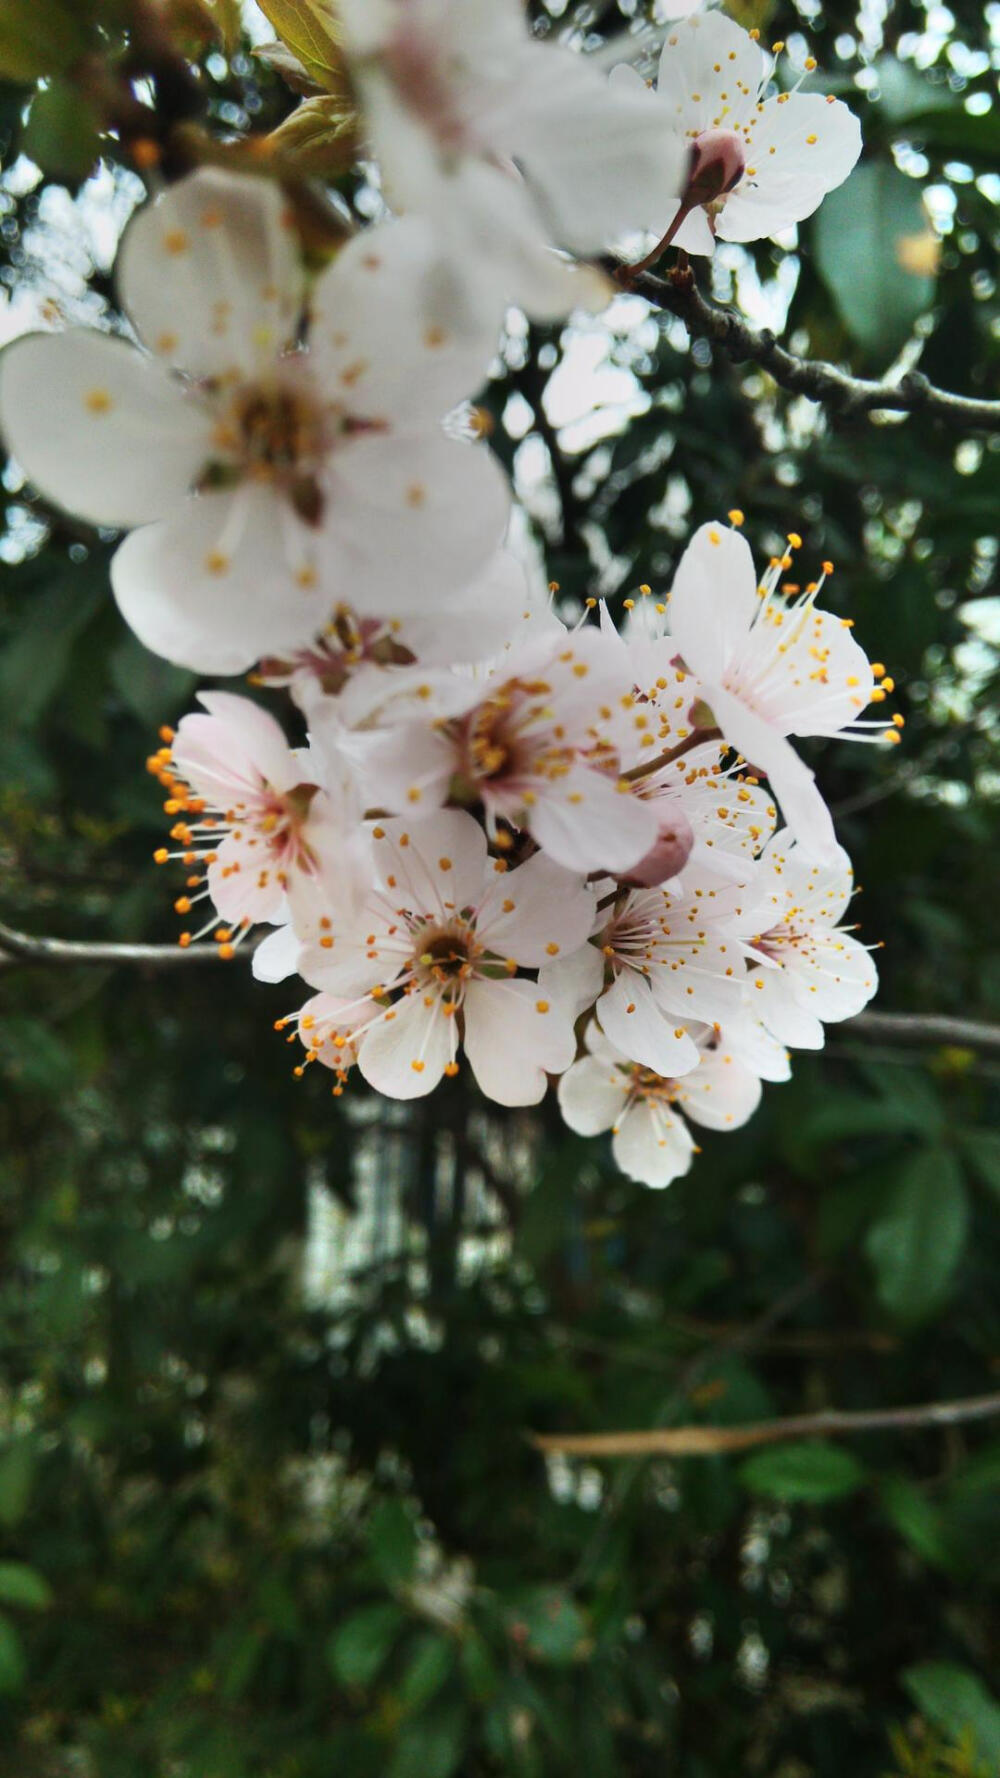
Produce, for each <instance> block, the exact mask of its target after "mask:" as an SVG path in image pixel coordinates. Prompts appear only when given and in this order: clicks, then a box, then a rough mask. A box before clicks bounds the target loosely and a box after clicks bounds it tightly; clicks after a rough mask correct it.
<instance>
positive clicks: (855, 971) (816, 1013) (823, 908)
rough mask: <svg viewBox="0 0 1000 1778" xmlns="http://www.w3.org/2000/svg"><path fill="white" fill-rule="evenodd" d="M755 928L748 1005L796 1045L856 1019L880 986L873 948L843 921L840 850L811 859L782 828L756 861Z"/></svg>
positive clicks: (849, 887) (844, 875) (845, 891)
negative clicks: (832, 858) (828, 861)
mask: <svg viewBox="0 0 1000 1778" xmlns="http://www.w3.org/2000/svg"><path fill="white" fill-rule="evenodd" d="M756 887H757V893H758V896H759V902H758V906H757V907H756V909H755V919H756V927H755V930H754V933H753V935H752V936H751V937H750V939H749V941H748V949H747V957H748V961H750V962H751V963H753V964H754V965H755V968H754V970H753V973H752V974H751V976H750V977H749V980H750V984H751V993H750V999H751V1011H752V1012H753V1013H754V1015H755V1016H756V1018H757V1019H759V1020H760V1021H761V1022H762V1023H763V1024H764V1025H765V1026H766V1028H767V1030H768V1031H770V1032H771V1033H772V1035H773V1036H774V1037H776V1038H777V1039H778V1041H779V1042H780V1043H783V1044H789V1045H790V1046H791V1047H792V1048H793V1049H822V1047H823V1042H824V1036H825V1033H824V1030H823V1026H824V1024H831V1023H836V1022H838V1021H839V1020H841V1019H853V1018H854V1017H855V1016H856V1014H857V1013H859V1012H861V1011H863V1009H864V1008H865V1007H866V1006H867V1005H868V1002H869V1000H871V998H872V996H873V994H874V993H875V991H876V989H877V987H878V971H877V970H876V968H875V963H874V960H873V958H872V955H871V953H870V951H869V950H868V949H867V948H866V947H865V946H864V945H863V944H861V943H860V942H859V941H858V939H856V938H854V937H853V936H852V934H851V933H850V932H848V931H846V930H845V929H844V928H843V927H842V926H841V925H840V921H841V920H842V918H843V916H844V913H845V912H846V909H847V905H848V903H849V901H850V899H851V896H852V895H853V893H854V877H853V873H852V871H851V867H850V864H849V862H848V861H847V859H846V858H844V857H843V856H842V857H841V860H840V861H839V862H838V863H836V864H834V865H831V866H822V865H818V864H815V863H811V862H810V861H809V859H808V858H805V857H803V856H802V855H801V852H800V849H799V847H797V846H796V845H794V843H789V840H788V836H787V834H785V833H779V834H776V835H775V837H774V839H773V840H772V841H771V842H770V844H769V845H768V846H767V847H766V849H765V851H764V853H763V856H762V857H761V859H760V863H759V866H758V875H757V881H756Z"/></svg>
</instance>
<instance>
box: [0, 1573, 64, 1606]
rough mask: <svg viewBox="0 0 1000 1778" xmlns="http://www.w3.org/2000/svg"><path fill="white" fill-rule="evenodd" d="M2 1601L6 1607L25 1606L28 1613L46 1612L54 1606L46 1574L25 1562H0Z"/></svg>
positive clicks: (0, 1597)
mask: <svg viewBox="0 0 1000 1778" xmlns="http://www.w3.org/2000/svg"><path fill="white" fill-rule="evenodd" d="M0 1599H2V1600H3V1603H4V1604H5V1605H23V1606H24V1607H25V1609H26V1610H27V1611H45V1609H46V1608H47V1607H48V1606H49V1605H51V1604H52V1588H51V1587H50V1586H49V1583H48V1581H47V1580H46V1579H45V1576H44V1574H38V1573H37V1572H36V1570H35V1569H34V1568H29V1567H28V1566H27V1564H26V1563H24V1562H0Z"/></svg>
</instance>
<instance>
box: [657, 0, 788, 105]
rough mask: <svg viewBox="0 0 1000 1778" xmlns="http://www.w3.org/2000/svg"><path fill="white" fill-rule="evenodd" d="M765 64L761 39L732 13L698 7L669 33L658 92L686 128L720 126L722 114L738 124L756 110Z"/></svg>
mask: <svg viewBox="0 0 1000 1778" xmlns="http://www.w3.org/2000/svg"><path fill="white" fill-rule="evenodd" d="M764 66H765V60H764V54H763V51H762V50H761V48H760V45H759V44H758V43H755V42H754V40H753V38H751V37H750V35H749V33H748V32H746V31H744V30H742V29H741V28H740V26H739V25H737V24H736V23H735V22H734V21H733V20H732V19H730V18H727V17H726V16H725V14H724V13H721V12H696V13H694V14H693V15H692V16H691V17H689V18H686V19H684V20H683V22H679V23H678V24H677V26H676V27H675V29H674V30H673V31H671V32H670V33H669V34H668V36H667V39H666V42H665V43H664V45H663V51H662V53H661V56H660V68H659V74H658V78H657V83H656V91H657V97H658V99H659V100H660V102H661V104H663V105H665V106H666V109H667V114H668V116H670V117H672V118H674V120H675V122H676V124H677V126H678V127H679V129H680V130H681V133H682V134H683V133H685V132H686V131H688V130H695V131H699V132H700V131H701V130H707V129H711V128H713V127H719V124H718V123H717V120H718V119H722V120H723V122H722V127H725V128H728V127H730V126H731V127H732V128H734V129H735V128H737V127H738V124H739V123H742V122H744V121H746V122H749V120H750V119H751V118H752V117H754V116H755V115H756V109H755V108H756V103H757V94H758V91H759V88H760V83H761V79H762V76H763V73H764ZM746 89H749V90H746ZM723 93H725V95H726V96H725V98H723V96H722V95H723Z"/></svg>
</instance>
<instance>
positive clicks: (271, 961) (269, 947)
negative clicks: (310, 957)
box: [252, 926, 301, 982]
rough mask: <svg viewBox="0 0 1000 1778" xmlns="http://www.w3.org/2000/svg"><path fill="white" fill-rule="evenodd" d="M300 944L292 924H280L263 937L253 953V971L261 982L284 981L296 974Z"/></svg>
mask: <svg viewBox="0 0 1000 1778" xmlns="http://www.w3.org/2000/svg"><path fill="white" fill-rule="evenodd" d="M300 948H301V947H300V945H299V941H298V938H297V936H296V934H295V932H294V931H293V929H292V927H291V926H278V927H276V929H275V930H274V932H269V933H268V935H267V937H266V938H265V939H262V940H261V942H260V944H259V945H258V946H257V948H256V950H255V951H254V954H253V964H252V968H253V973H254V976H255V977H256V979H257V981H259V982H283V981H285V980H287V978H288V976H290V975H294V974H295V972H296V970H297V969H298V964H299V950H300Z"/></svg>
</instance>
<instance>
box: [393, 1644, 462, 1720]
mask: <svg viewBox="0 0 1000 1778" xmlns="http://www.w3.org/2000/svg"><path fill="white" fill-rule="evenodd" d="M454 1668H455V1643H454V1641H453V1640H452V1638H451V1637H449V1636H442V1635H439V1634H437V1633H435V1632H434V1631H433V1630H424V1631H421V1633H420V1636H419V1638H418V1639H417V1641H416V1643H415V1644H414V1652H413V1653H412V1654H411V1655H410V1658H409V1660H408V1661H407V1665H406V1669H405V1671H404V1673H403V1677H402V1679H401V1680H400V1683H399V1688H398V1696H399V1701H400V1703H401V1704H402V1705H403V1706H404V1708H405V1709H407V1710H422V1709H423V1707H424V1705H425V1704H427V1703H429V1702H430V1699H431V1698H433V1697H434V1695H435V1693H436V1692H439V1691H440V1690H441V1687H442V1686H443V1685H444V1683H445V1680H446V1679H447V1678H448V1677H449V1675H450V1674H451V1673H452V1672H453V1671H454Z"/></svg>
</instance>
